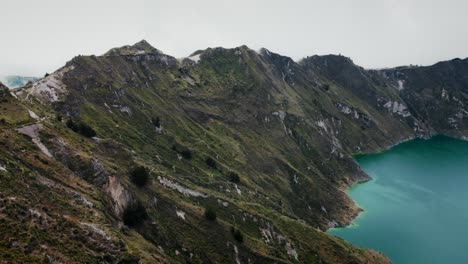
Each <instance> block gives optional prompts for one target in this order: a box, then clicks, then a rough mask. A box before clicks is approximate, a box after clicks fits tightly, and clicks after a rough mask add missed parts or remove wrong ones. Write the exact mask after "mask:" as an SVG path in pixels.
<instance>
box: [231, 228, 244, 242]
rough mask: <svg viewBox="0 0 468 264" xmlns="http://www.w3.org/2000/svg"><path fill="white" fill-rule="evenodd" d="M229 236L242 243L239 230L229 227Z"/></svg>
mask: <svg viewBox="0 0 468 264" xmlns="http://www.w3.org/2000/svg"><path fill="white" fill-rule="evenodd" d="M231 234H232V236H233V237H234V239H235V240H236V241H237V242H239V243H243V242H244V235H242V232H241V231H240V230H239V229H237V228H235V227H233V226H231Z"/></svg>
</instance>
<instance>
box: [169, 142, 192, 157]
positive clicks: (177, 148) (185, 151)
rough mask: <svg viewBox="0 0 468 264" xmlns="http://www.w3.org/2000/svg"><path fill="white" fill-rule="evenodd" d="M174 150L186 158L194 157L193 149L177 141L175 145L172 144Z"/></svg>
mask: <svg viewBox="0 0 468 264" xmlns="http://www.w3.org/2000/svg"><path fill="white" fill-rule="evenodd" d="M172 150H174V151H175V152H177V153H179V154H180V155H181V156H182V157H183V158H184V159H191V158H192V151H191V150H190V149H189V148H187V147H185V146H183V145H181V144H179V143H175V144H174V145H172Z"/></svg>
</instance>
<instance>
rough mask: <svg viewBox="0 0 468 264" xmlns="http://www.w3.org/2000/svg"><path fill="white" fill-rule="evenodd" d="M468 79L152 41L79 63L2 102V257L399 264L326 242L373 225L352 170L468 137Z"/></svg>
mask: <svg viewBox="0 0 468 264" xmlns="http://www.w3.org/2000/svg"><path fill="white" fill-rule="evenodd" d="M467 75H468V60H466V59H465V60H460V59H455V60H452V61H447V62H441V63H438V64H435V65H433V66H429V67H400V68H394V69H385V70H366V69H363V68H361V67H359V66H356V65H355V64H354V63H353V62H352V61H351V60H350V59H349V58H346V57H343V56H334V55H329V56H313V57H308V58H305V59H303V60H301V61H300V62H294V61H293V60H291V59H290V58H288V57H285V56H281V55H278V54H274V53H272V52H270V51H268V50H266V49H262V50H260V51H254V50H251V49H249V48H248V47H246V46H242V47H238V48H234V49H224V48H213V49H207V50H201V51H197V52H195V53H194V54H192V55H191V56H190V57H187V58H181V59H176V58H174V57H171V56H169V55H166V54H164V53H163V52H161V51H159V50H157V49H155V48H153V47H152V46H151V45H149V44H148V43H147V42H146V41H142V42H139V43H137V44H135V45H133V46H124V47H121V48H115V49H112V50H110V51H109V52H107V53H106V54H104V55H103V56H79V57H75V58H74V59H73V60H71V61H70V62H68V63H67V64H66V65H65V66H64V67H63V68H61V69H59V70H58V71H56V72H55V73H52V74H50V75H48V76H47V77H44V78H42V79H40V80H38V81H36V82H34V83H32V84H28V85H26V86H25V87H23V88H20V89H16V90H10V91H9V90H7V89H6V88H3V87H2V88H0V102H1V103H0V107H1V111H0V128H1V129H0V135H1V136H0V144H1V146H2V147H1V148H0V176H1V181H0V198H1V199H0V203H1V214H0V216H1V218H0V221H1V225H0V228H1V235H0V258H1V259H4V260H7V261H16V262H39V261H49V262H53V261H58V262H63V263H83V262H90V263H93V262H104V263H117V262H120V263H137V262H138V261H141V262H142V263H158V262H162V263H165V262H168V263H174V262H182V263H388V262H389V261H388V259H387V258H385V257H384V256H383V255H381V254H380V253H377V252H375V251H372V250H368V249H362V248H359V247H356V246H353V245H351V244H349V243H347V242H345V241H343V240H341V239H339V238H335V237H332V236H329V235H327V234H325V233H324V232H323V231H325V230H327V229H328V228H330V227H334V226H336V225H340V226H341V225H346V224H348V223H350V221H351V220H352V219H353V218H354V217H355V216H356V215H357V214H358V213H359V211H360V209H359V208H358V207H357V206H356V205H355V204H353V202H352V200H351V199H350V198H349V197H348V196H347V195H346V194H345V190H346V188H348V187H349V186H350V185H352V184H353V183H356V182H359V181H365V180H367V179H368V176H367V175H366V174H365V173H363V172H362V171H361V170H360V169H359V167H358V165H357V164H356V163H355V162H354V160H353V159H352V156H351V155H352V154H353V153H359V152H372V151H378V150H381V149H384V148H387V147H389V146H391V145H393V144H396V143H398V142H400V141H403V140H406V139H409V138H413V137H429V136H431V135H433V134H436V133H442V134H447V135H451V136H456V137H463V136H464V135H466V134H467V133H466V132H467V130H466V128H467V122H466V120H467V117H468V112H467V111H466V106H465V105H466V103H467V90H468V76H467Z"/></svg>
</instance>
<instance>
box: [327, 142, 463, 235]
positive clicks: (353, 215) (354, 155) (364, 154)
mask: <svg viewBox="0 0 468 264" xmlns="http://www.w3.org/2000/svg"><path fill="white" fill-rule="evenodd" d="M436 136H445V137H449V138H453V139H457V140H462V141H465V142H468V136H465V135H460V134H459V135H454V134H448V133H433V134H430V136H429V137H417V136H413V137H408V138H406V139H402V140H400V141H398V142H397V143H394V144H391V145H390V146H388V147H383V148H382V149H380V150H377V151H370V152H359V153H352V154H351V157H352V158H353V160H354V162H355V163H356V164H357V165H358V166H359V169H360V170H361V171H362V172H363V173H364V174H365V176H367V179H362V180H357V181H356V182H354V183H352V184H351V185H349V186H346V187H345V188H344V189H343V190H342V191H343V192H344V193H345V194H346V195H347V196H348V197H349V198H350V199H351V200H352V202H353V205H354V206H355V207H356V208H357V210H356V212H355V213H354V214H352V217H351V220H350V221H349V222H348V223H346V224H345V225H336V226H334V227H330V228H327V229H326V230H325V231H324V232H325V233H328V231H330V230H331V229H339V228H347V227H350V226H352V225H353V223H354V222H355V221H356V220H357V219H358V218H359V216H360V215H361V214H363V213H364V212H365V210H364V209H363V208H361V207H360V206H359V204H357V203H356V201H355V200H354V199H353V198H352V197H351V196H350V195H349V191H350V190H352V189H353V188H356V187H357V186H359V185H361V184H364V183H368V182H370V181H372V180H374V178H372V177H371V176H369V175H368V174H367V173H366V172H365V171H364V170H362V169H361V166H360V165H359V163H358V162H357V161H356V156H358V157H359V156H366V155H376V154H382V153H384V152H386V151H389V150H391V149H392V148H394V147H397V146H399V145H401V144H403V143H406V142H410V141H412V140H418V139H421V140H430V139H431V138H433V137H436Z"/></svg>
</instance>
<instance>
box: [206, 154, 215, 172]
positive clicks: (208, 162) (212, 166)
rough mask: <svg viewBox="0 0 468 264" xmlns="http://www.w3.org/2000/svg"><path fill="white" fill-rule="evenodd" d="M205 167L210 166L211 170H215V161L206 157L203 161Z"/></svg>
mask: <svg viewBox="0 0 468 264" xmlns="http://www.w3.org/2000/svg"><path fill="white" fill-rule="evenodd" d="M205 162H206V165H208V166H210V167H211V168H213V169H215V168H216V161H215V160H214V159H212V158H211V157H208V158H206V159H205Z"/></svg>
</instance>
